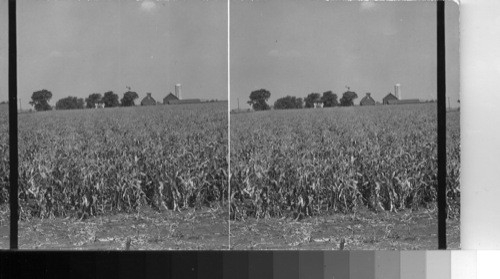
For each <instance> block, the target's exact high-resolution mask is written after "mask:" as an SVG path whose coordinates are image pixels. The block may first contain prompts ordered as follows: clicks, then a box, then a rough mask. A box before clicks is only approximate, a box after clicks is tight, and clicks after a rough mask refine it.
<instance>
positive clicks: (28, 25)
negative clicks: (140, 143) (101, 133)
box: [0, 0, 227, 109]
mask: <svg viewBox="0 0 500 279" xmlns="http://www.w3.org/2000/svg"><path fill="white" fill-rule="evenodd" d="M17 16H18V29H17V30H18V86H19V92H18V97H19V98H21V100H22V106H23V109H24V108H28V107H30V106H29V104H28V102H29V99H30V97H31V94H32V93H33V92H34V91H36V90H40V89H48V90H50V91H52V93H53V98H52V100H51V102H50V103H51V104H52V105H54V104H55V103H56V101H57V100H58V99H60V98H62V97H66V96H78V97H87V96H88V95H89V94H91V93H93V92H98V93H104V92H105V91H109V90H112V91H114V92H115V93H117V94H119V96H120V98H121V97H122V96H123V93H124V92H125V91H126V86H130V87H131V88H132V90H134V91H136V92H137V93H139V96H140V98H142V97H143V96H145V95H146V92H152V95H153V97H154V98H156V99H157V100H161V99H163V97H165V96H166V95H167V94H168V93H169V92H170V91H172V92H173V91H174V86H175V84H176V83H181V84H182V95H183V97H184V98H204V99H226V100H227V1H225V0H208V1H207V0H205V1H204V0H190V1H134V0H124V1H118V0H107V1H76V0H62V1H38V0H36V1H35V0H25V1H18V5H17ZM0 22H4V23H5V24H0V26H1V28H2V29H0V32H2V33H1V34H6V33H5V32H6V31H7V27H6V23H7V1H4V0H2V1H0ZM4 26H5V27H4ZM3 29H5V30H3ZM7 61H8V60H7V37H6V36H0V63H1V69H0V81H1V85H0V100H6V99H7V88H8V87H7V83H6V81H7V77H6V75H7V65H6V64H7ZM136 103H137V102H136Z"/></svg>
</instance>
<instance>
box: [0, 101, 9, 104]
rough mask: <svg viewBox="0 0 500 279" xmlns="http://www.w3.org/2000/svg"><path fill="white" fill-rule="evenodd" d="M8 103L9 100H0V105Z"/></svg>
mask: <svg viewBox="0 0 500 279" xmlns="http://www.w3.org/2000/svg"><path fill="white" fill-rule="evenodd" d="M8 103H9V102H7V101H1V102H0V105H5V104H8Z"/></svg>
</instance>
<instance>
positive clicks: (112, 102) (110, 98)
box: [102, 91, 120, 108]
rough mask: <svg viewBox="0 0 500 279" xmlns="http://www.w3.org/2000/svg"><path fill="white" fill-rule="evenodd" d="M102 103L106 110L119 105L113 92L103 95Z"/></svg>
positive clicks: (116, 95)
mask: <svg viewBox="0 0 500 279" xmlns="http://www.w3.org/2000/svg"><path fill="white" fill-rule="evenodd" d="M102 102H103V103H104V105H105V106H106V107H107V108H111V107H117V106H119V105H120V101H118V94H115V93H113V91H108V92H106V93H104V96H103V97H102Z"/></svg>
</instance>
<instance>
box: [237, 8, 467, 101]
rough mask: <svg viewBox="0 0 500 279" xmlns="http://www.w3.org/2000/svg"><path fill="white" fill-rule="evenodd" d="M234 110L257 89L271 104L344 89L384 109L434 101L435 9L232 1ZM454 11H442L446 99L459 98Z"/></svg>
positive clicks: (456, 31) (456, 9)
mask: <svg viewBox="0 0 500 279" xmlns="http://www.w3.org/2000/svg"><path fill="white" fill-rule="evenodd" d="M230 16H231V21H230V24H231V29H230V32H231V53H230V56H231V57H230V58H231V108H235V107H237V101H238V99H239V103H240V108H248V107H249V106H248V104H247V103H246V102H247V101H248V96H249V95H250V92H251V91H253V90H256V89H260V88H265V89H267V90H269V91H270V92H271V99H270V101H269V103H270V104H273V103H274V101H275V100H276V99H278V98H279V97H283V96H286V95H292V96H297V97H302V98H304V97H306V96H307V94H309V93H311V92H319V93H322V92H325V91H328V90H332V91H333V92H334V93H336V94H337V96H339V98H340V97H341V95H342V93H343V92H345V91H346V86H349V87H350V88H351V90H353V91H355V92H357V93H358V96H359V98H358V99H357V100H356V101H355V103H359V101H360V99H361V98H362V97H363V96H364V95H365V93H366V92H371V93H372V96H373V97H374V99H375V100H377V101H381V100H382V98H383V97H384V96H385V95H386V94H387V93H388V92H392V93H394V85H395V84H396V83H400V84H401V90H402V97H403V98H420V99H424V100H427V99H436V98H437V97H436V94H437V93H436V90H437V89H436V88H437V86H436V78H437V77H436V53H437V51H436V48H437V44H436V4H435V3H434V2H419V3H417V2H401V1H398V2H383V3H381V2H377V3H375V2H334V1H319V0H310V1H299V0H286V1H285V0H272V1H269V0H267V1H266V0H261V1H231V7H230ZM458 31H459V27H458V6H457V5H456V4H454V3H453V2H450V3H447V4H446V32H447V33H446V36H447V37H446V43H447V50H446V51H447V94H448V95H449V96H450V100H451V104H452V105H456V104H457V99H458V96H459V52H458V43H459V37H458Z"/></svg>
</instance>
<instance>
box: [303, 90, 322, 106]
mask: <svg viewBox="0 0 500 279" xmlns="http://www.w3.org/2000/svg"><path fill="white" fill-rule="evenodd" d="M320 98H321V94H319V93H311V94H309V95H307V97H306V98H305V99H304V102H305V103H306V108H313V107H314V102H315V101H316V100H318V99H320Z"/></svg>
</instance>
